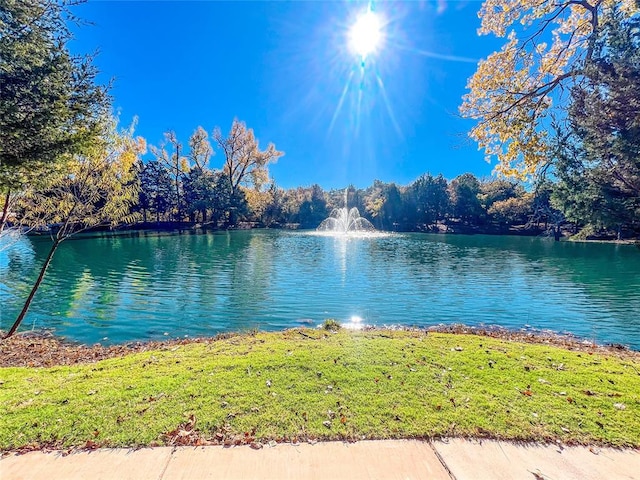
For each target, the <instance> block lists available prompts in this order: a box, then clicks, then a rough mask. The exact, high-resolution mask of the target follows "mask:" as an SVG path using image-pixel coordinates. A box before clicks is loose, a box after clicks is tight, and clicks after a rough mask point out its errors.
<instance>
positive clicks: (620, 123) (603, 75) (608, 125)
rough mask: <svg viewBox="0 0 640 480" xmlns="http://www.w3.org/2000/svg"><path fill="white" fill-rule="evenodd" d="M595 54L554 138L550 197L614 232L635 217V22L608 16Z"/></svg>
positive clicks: (638, 195)
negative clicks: (552, 193) (562, 128)
mask: <svg viewBox="0 0 640 480" xmlns="http://www.w3.org/2000/svg"><path fill="white" fill-rule="evenodd" d="M593 50H594V53H593V55H592V58H591V60H590V61H589V62H588V63H587V64H586V65H585V68H584V75H585V80H584V81H583V82H582V83H581V84H579V85H576V86H574V88H573V89H572V91H571V105H570V107H569V118H568V131H567V133H566V134H565V135H562V134H559V135H558V137H557V147H558V149H557V152H558V155H557V158H556V174H557V176H558V178H559V179H560V182H559V184H558V187H557V189H556V195H555V197H554V198H555V201H556V204H557V205H559V206H560V207H561V209H562V210H563V211H564V212H565V214H566V215H567V218H569V219H570V220H572V221H575V222H577V223H582V224H590V225H592V226H594V227H596V228H604V229H612V228H615V229H617V230H618V234H619V235H620V234H621V230H622V228H623V227H624V226H631V225H633V224H634V223H637V222H638V219H639V218H640V19H639V18H638V17H634V18H631V19H627V18H625V17H624V16H623V15H621V14H620V12H618V11H617V10H614V11H612V12H611V13H610V14H608V15H607V16H605V17H604V18H603V22H602V26H601V31H600V35H599V36H598V38H597V39H596V42H595V44H594V49H593Z"/></svg>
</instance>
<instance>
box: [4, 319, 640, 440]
mask: <svg viewBox="0 0 640 480" xmlns="http://www.w3.org/2000/svg"><path fill="white" fill-rule="evenodd" d="M639 371H640V361H639V357H638V356H637V355H625V356H620V355H616V354H615V353H610V354H603V353H591V352H587V351H583V352H580V351H569V350H566V349H562V348H559V347H554V346H549V345H540V344H528V343H518V342H512V341H504V340H499V339H495V338H489V337H482V336H478V335H453V334H444V333H429V334H425V333H424V332H410V331H385V330H376V331H361V332H354V331H338V332H336V333H333V332H329V331H325V330H311V329H294V330H288V331H285V332H279V333H258V334H256V335H244V336H235V337H231V338H227V339H222V340H212V341H210V342H207V343H193V344H187V345H175V346H170V347H166V348H164V349H161V350H156V351H148V352H142V353H135V354H131V355H127V356H124V357H121V358H113V359H109V360H103V361H100V362H97V363H89V364H83V365H75V366H64V367H63V366H59V367H50V368H26V367H6V368H1V369H0V411H2V412H3V413H2V421H1V422H0V449H2V450H11V449H20V448H41V447H57V448H68V447H74V446H79V447H82V446H84V447H94V446H111V447H115V446H145V445H162V444H193V445H199V444H207V443H210V442H212V443H232V444H233V443H251V442H268V441H271V440H274V441H296V440H298V441H302V440H308V439H318V440H325V439H326V440H328V439H349V440H358V439H363V438H367V439H370V438H431V437H441V436H474V437H491V438H501V439H513V440H539V441H557V440H559V441H562V442H565V443H595V444H607V445H616V446H636V447H638V446H640V374H639Z"/></svg>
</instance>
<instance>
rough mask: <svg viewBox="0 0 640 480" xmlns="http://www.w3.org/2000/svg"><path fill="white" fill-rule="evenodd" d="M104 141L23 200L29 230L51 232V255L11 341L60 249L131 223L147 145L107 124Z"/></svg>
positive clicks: (14, 325)
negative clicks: (98, 230)
mask: <svg viewBox="0 0 640 480" xmlns="http://www.w3.org/2000/svg"><path fill="white" fill-rule="evenodd" d="M104 122H105V124H104V125H103V128H104V130H103V131H104V133H103V141H101V142H100V143H97V142H96V143H94V145H92V146H90V147H87V148H86V149H85V150H84V151H83V152H82V154H78V155H75V156H74V157H73V158H72V159H70V160H69V161H68V163H67V164H66V165H65V166H66V168H65V170H64V171H63V172H61V173H60V174H58V175H56V177H55V178H54V179H52V181H51V183H50V185H49V186H48V187H47V188H46V189H45V190H30V191H28V192H27V195H25V197H24V198H23V199H22V201H21V203H22V205H21V206H22V208H23V213H24V214H23V216H22V218H21V222H22V223H23V224H26V225H37V226H43V227H44V226H46V227H49V228H50V229H51V237H52V243H51V248H50V249H49V254H48V255H47V258H46V260H45V262H44V264H43V265H42V268H41V269H40V273H39V275H38V278H37V280H36V282H35V284H34V286H33V288H32V289H31V292H30V293H29V296H28V297H27V299H26V301H25V303H24V306H23V308H22V310H21V312H20V314H19V315H18V317H17V318H16V321H15V322H14V324H13V326H12V327H11V329H10V330H9V332H8V333H7V335H6V337H5V338H7V337H10V336H11V335H13V334H14V333H15V332H16V330H17V329H18V327H19V326H20V324H21V323H22V320H23V319H24V317H25V315H26V314H27V311H28V309H29V306H30V305H31V302H32V301H33V298H34V296H35V294H36V292H37V291H38V288H39V286H40V283H41V282H42V279H43V278H44V275H45V273H46V271H47V268H48V267H49V264H50V263H51V259H52V258H53V255H54V254H55V252H56V250H57V248H58V246H59V245H60V244H61V243H62V242H63V241H65V240H67V239H68V238H70V237H72V236H74V235H76V234H77V233H80V232H82V231H85V230H87V229H89V228H92V227H96V226H98V225H109V224H111V225H115V224H117V223H120V222H131V221H133V220H134V219H136V215H134V214H131V206H132V205H133V204H135V202H136V200H137V195H138V185H137V182H135V181H134V180H135V167H134V166H135V163H136V161H137V159H138V155H140V154H141V153H143V152H144V149H145V143H144V140H143V139H141V138H134V137H133V130H132V129H129V130H127V131H124V132H117V129H116V122H115V120H113V119H109V120H104Z"/></svg>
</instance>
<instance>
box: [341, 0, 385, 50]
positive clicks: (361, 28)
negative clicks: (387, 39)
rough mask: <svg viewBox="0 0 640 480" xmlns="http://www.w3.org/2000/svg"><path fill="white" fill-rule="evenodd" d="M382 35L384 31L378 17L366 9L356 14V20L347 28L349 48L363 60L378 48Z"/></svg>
mask: <svg viewBox="0 0 640 480" xmlns="http://www.w3.org/2000/svg"><path fill="white" fill-rule="evenodd" d="M383 37H384V32H383V29H382V22H381V20H380V17H379V16H378V15H377V14H376V13H374V12H372V11H371V10H369V9H367V11H366V12H364V13H362V14H360V16H358V18H357V19H356V22H355V23H354V24H353V25H352V27H351V28H350V29H349V34H348V38H349V50H351V51H352V52H353V53H355V54H357V55H359V56H360V57H361V58H362V59H363V60H364V59H365V58H366V57H367V56H368V55H370V54H372V53H375V52H376V51H377V50H378V49H379V48H380V46H381V44H382V39H383Z"/></svg>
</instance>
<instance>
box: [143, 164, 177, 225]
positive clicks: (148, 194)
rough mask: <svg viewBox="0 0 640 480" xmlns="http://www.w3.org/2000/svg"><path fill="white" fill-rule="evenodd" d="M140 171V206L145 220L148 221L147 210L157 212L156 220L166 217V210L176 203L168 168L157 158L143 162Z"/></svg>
mask: <svg viewBox="0 0 640 480" xmlns="http://www.w3.org/2000/svg"><path fill="white" fill-rule="evenodd" d="M139 164H140V165H142V167H141V168H140V169H139V172H138V179H139V182H140V192H139V197H138V198H139V199H138V202H139V203H138V206H139V208H140V209H141V210H142V215H143V221H145V222H146V221H147V211H151V212H153V213H155V216H156V222H159V221H160V217H161V216H162V217H164V215H165V214H166V212H167V211H168V210H169V209H170V208H171V206H172V205H174V204H175V200H174V193H175V191H174V189H173V184H172V182H171V177H169V173H168V172H167V170H166V168H165V167H164V166H162V165H160V163H159V162H158V161H157V160H151V161H149V162H146V163H144V164H142V162H140V163H139Z"/></svg>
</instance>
